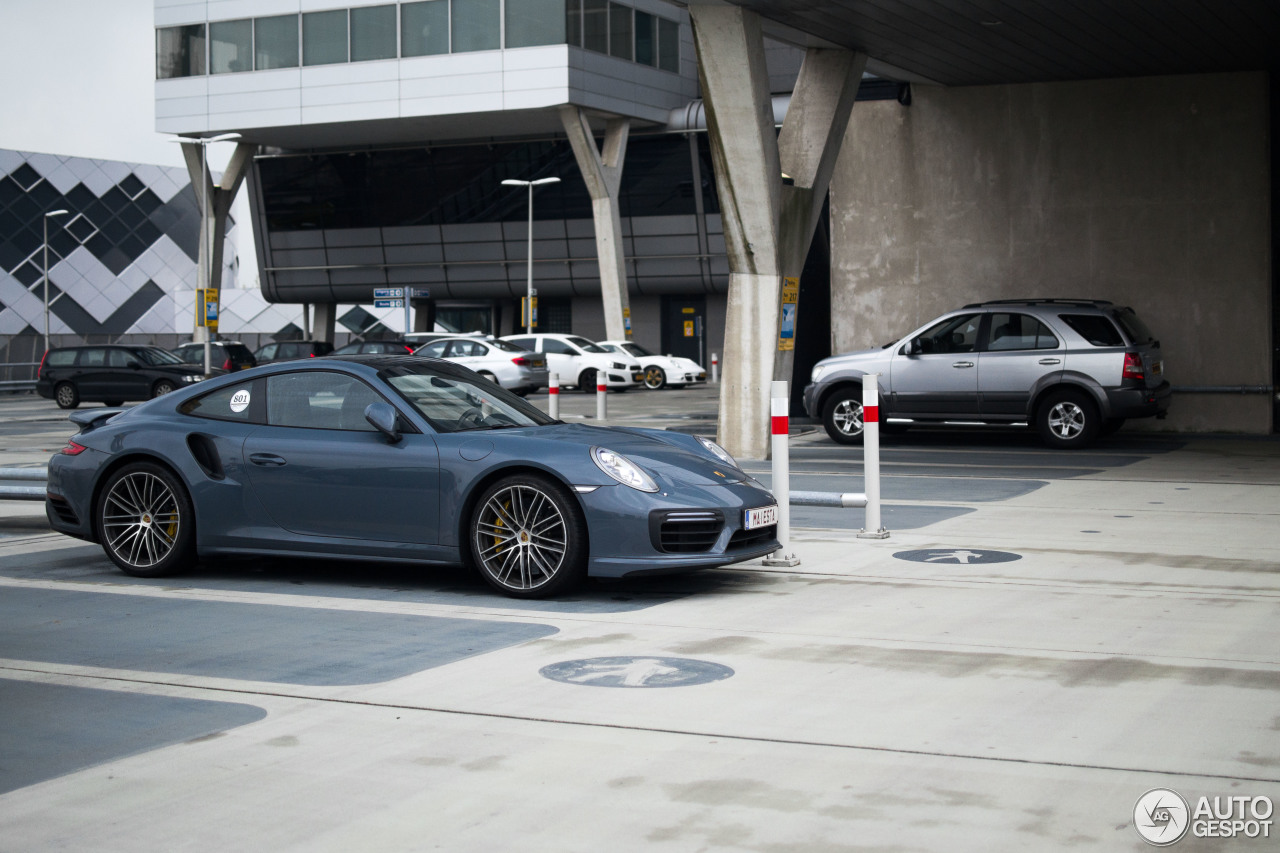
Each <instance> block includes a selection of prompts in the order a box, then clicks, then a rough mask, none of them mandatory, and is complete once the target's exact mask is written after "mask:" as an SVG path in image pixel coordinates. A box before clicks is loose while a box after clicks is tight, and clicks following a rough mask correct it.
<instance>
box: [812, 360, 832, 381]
mask: <svg viewBox="0 0 1280 853" xmlns="http://www.w3.org/2000/svg"><path fill="white" fill-rule="evenodd" d="M827 367H829V365H826V364H815V365H814V366H813V372H812V373H810V374H809V381H810V382H817V381H818V379H820V378H821V377H822V374H823V373H825V372H826V371H827Z"/></svg>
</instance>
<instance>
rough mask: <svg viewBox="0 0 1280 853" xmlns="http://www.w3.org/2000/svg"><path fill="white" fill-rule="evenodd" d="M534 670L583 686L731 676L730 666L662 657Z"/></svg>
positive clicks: (668, 683)
mask: <svg viewBox="0 0 1280 853" xmlns="http://www.w3.org/2000/svg"><path fill="white" fill-rule="evenodd" d="M538 672H539V673H541V674H542V675H543V676H544V677H546V678H550V679H551V680H552V681H563V682H565V683H566V684H583V685H586V686H587V687H690V686H692V685H694V684H707V683H709V682H712V681H721V680H723V679H725V678H728V677H729V676H731V675H733V670H732V669H729V667H727V666H721V665H720V664H718V663H711V662H710V661H705V660H690V659H689V658H663V657H616V658H587V659H585V660H566V661H561V662H560V663H553V664H549V665H548V666H544V667H543V668H542V669H540V670H538Z"/></svg>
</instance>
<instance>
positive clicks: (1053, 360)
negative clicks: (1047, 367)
mask: <svg viewBox="0 0 1280 853" xmlns="http://www.w3.org/2000/svg"><path fill="white" fill-rule="evenodd" d="M1040 363H1041V364H1062V359H1060V358H1042V359H1040Z"/></svg>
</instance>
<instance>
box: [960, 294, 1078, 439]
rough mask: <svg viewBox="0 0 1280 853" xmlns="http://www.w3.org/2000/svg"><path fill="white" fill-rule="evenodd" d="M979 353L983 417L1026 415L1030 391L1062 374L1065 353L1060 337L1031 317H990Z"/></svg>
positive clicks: (1000, 314) (1010, 314)
mask: <svg viewBox="0 0 1280 853" xmlns="http://www.w3.org/2000/svg"><path fill="white" fill-rule="evenodd" d="M982 337H983V339H984V342H983V346H982V347H981V352H979V353H978V396H979V397H980V398H981V401H982V402H981V411H982V413H983V414H984V415H996V416H999V415H1022V416H1025V415H1026V414H1027V406H1028V404H1029V403H1030V401H1031V392H1032V390H1033V389H1036V388H1038V387H1040V385H1041V380H1042V379H1045V378H1046V377H1051V376H1052V375H1053V374H1057V373H1061V372H1062V371H1063V369H1064V362H1065V358H1064V350H1063V348H1062V343H1061V341H1059V339H1058V337H1057V336H1056V335H1054V334H1053V332H1052V331H1050V329H1049V327H1048V326H1046V325H1045V324H1044V323H1042V322H1040V321H1039V320H1037V319H1036V318H1035V317H1032V316H1031V315H1030V314H1020V313H1016V312H996V313H992V314H991V320H990V323H989V324H988V325H987V331H985V332H984V333H983V335H982Z"/></svg>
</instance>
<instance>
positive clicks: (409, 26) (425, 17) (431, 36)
mask: <svg viewBox="0 0 1280 853" xmlns="http://www.w3.org/2000/svg"><path fill="white" fill-rule="evenodd" d="M448 52H449V0H427V2H425V3H405V4H404V5H403V6H401V7H400V55H401V56H434V55H436V54H439V53H448Z"/></svg>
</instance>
